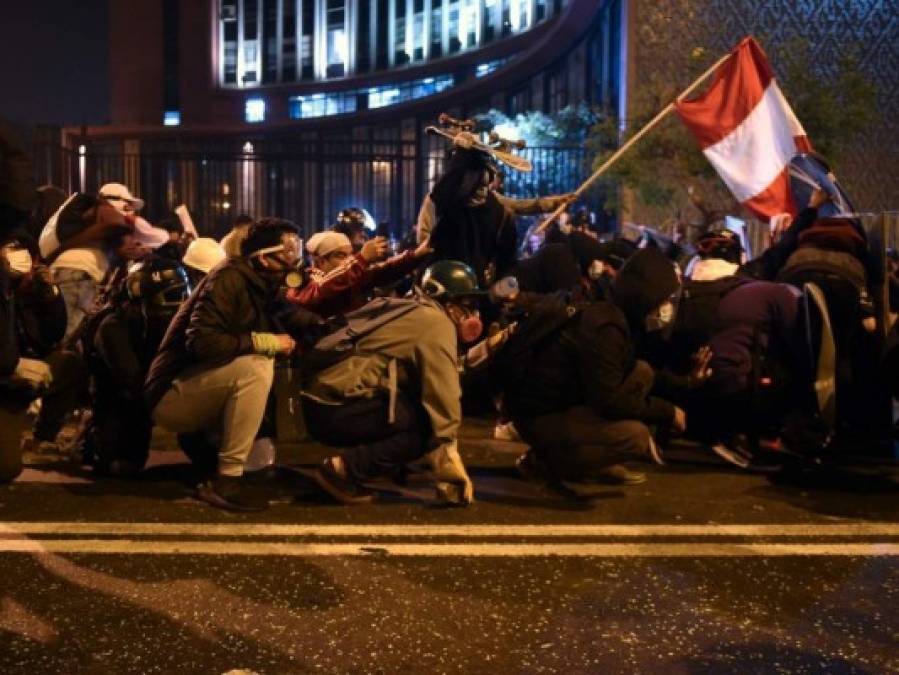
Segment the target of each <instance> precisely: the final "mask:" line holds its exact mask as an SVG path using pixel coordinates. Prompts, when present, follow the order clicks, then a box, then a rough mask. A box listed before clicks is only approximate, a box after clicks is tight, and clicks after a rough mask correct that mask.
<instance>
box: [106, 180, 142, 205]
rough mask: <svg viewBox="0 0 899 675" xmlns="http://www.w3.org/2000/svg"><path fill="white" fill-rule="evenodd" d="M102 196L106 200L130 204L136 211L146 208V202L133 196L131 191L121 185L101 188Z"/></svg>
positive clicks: (108, 185) (110, 184) (112, 184)
mask: <svg viewBox="0 0 899 675" xmlns="http://www.w3.org/2000/svg"><path fill="white" fill-rule="evenodd" d="M100 196H101V197H103V198H104V199H120V200H122V201H126V202H129V203H130V204H131V208H133V209H134V210H135V211H140V210H141V209H142V208H144V200H143V199H138V198H137V197H135V196H134V195H132V194H131V190H129V189H128V188H127V187H126V186H124V185H122V184H121V183H106V185H104V186H103V187H101V188H100Z"/></svg>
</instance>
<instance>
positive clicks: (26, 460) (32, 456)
mask: <svg viewBox="0 0 899 675" xmlns="http://www.w3.org/2000/svg"><path fill="white" fill-rule="evenodd" d="M20 447H21V449H22V463H23V464H50V463H53V462H61V461H64V460H66V459H67V458H68V455H67V454H65V453H64V452H63V450H62V448H61V447H60V446H59V444H58V443H56V442H55V441H40V440H38V439H36V438H33V437H29V438H24V439H22V443H21V445H20Z"/></svg>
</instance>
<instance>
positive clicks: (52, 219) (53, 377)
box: [0, 142, 891, 510]
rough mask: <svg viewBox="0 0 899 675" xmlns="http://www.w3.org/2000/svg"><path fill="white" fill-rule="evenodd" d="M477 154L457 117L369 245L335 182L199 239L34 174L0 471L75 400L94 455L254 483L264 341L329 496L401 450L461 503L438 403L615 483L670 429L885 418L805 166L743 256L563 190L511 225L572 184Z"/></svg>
mask: <svg viewBox="0 0 899 675" xmlns="http://www.w3.org/2000/svg"><path fill="white" fill-rule="evenodd" d="M500 176H501V167H499V166H498V165H497V164H496V162H495V158H494V157H492V156H491V155H490V154H489V153H487V152H482V151H480V150H477V149H474V148H472V147H471V144H466V143H464V142H463V143H458V144H457V145H456V146H454V148H453V149H452V150H451V151H450V153H449V157H448V162H447V166H446V170H445V172H444V174H443V175H442V176H441V178H440V179H439V180H438V181H437V183H436V184H435V185H434V187H433V189H432V190H431V191H430V193H429V194H428V195H427V196H426V198H425V200H424V203H423V204H422V207H421V212H420V215H419V218H418V222H417V223H416V226H415V229H414V234H415V238H414V239H415V240H414V242H411V243H410V244H409V245H408V246H407V247H406V250H404V251H402V252H400V253H398V254H394V255H390V254H389V251H388V244H387V241H386V240H385V239H384V238H383V237H377V236H370V234H369V233H368V230H367V228H366V222H367V220H370V217H368V216H367V214H366V213H365V212H364V211H363V210H361V209H357V208H352V209H346V210H344V211H342V212H341V213H340V214H339V215H338V217H337V219H336V221H335V223H334V226H333V227H332V228H331V229H329V230H326V231H322V232H318V233H316V234H314V235H313V236H311V237H310V238H309V239H308V240H307V241H305V242H303V241H302V240H301V238H300V229H299V228H298V226H297V225H296V224H295V223H293V222H291V221H290V220H288V219H286V218H282V217H271V216H269V217H265V216H262V215H261V214H258V215H254V216H253V217H242V218H240V219H239V220H238V221H237V222H235V223H234V229H233V230H232V231H231V232H230V233H229V234H228V235H226V236H225V237H224V238H223V239H222V240H221V242H219V241H216V240H214V239H211V238H208V237H198V236H196V234H195V233H194V232H193V231H192V228H190V227H188V226H186V224H185V222H184V221H183V219H181V218H179V217H177V216H172V217H171V218H168V219H165V220H163V221H161V222H159V223H157V224H156V225H152V224H150V223H149V222H147V221H146V220H145V219H143V218H142V217H141V216H140V212H141V209H142V208H143V206H144V204H143V202H142V201H141V199H139V198H138V197H136V196H134V195H133V194H132V192H131V190H130V189H129V187H128V186H125V185H123V184H120V183H109V184H107V185H104V186H102V187H101V188H100V190H99V191H98V192H97V193H96V194H83V193H76V194H72V195H67V194H66V193H64V192H62V191H61V190H58V189H56V188H53V187H49V186H48V187H45V188H42V189H41V190H39V191H38V194H37V195H36V197H35V200H34V207H33V208H32V210H31V213H30V214H24V213H22V214H19V215H18V216H15V217H14V216H13V215H9V214H7V215H5V217H6V219H7V223H6V224H7V225H10V224H11V225H12V226H9V227H6V228H5V229H4V230H3V232H4V235H3V239H2V241H0V244H2V249H0V480H3V481H9V480H12V479H14V478H15V477H16V476H17V475H18V473H19V472H20V471H21V468H22V464H23V461H24V462H25V463H29V462H40V461H42V460H45V459H47V458H54V457H58V456H59V455H60V454H65V451H66V449H65V448H64V447H62V446H63V445H64V444H63V443H62V441H61V440H60V438H59V435H60V430H61V429H62V428H63V426H64V424H66V423H67V422H69V423H71V422H72V421H73V420H74V421H76V422H79V423H80V425H81V433H80V435H79V437H78V441H79V448H78V451H79V453H80V454H79V457H80V458H81V459H82V460H83V461H84V462H85V463H86V464H89V465H90V466H91V467H92V468H93V470H94V471H95V472H96V474H97V475H98V476H117V477H133V476H138V475H139V474H140V473H141V471H142V470H143V469H144V466H145V464H146V462H147V459H148V456H149V450H150V441H151V435H152V432H153V429H154V427H159V428H161V429H164V430H167V431H169V432H173V433H175V434H177V438H178V443H179V445H180V448H181V449H182V450H183V451H184V453H185V454H186V455H187V457H188V458H189V459H190V460H191V462H192V464H193V466H194V467H195V470H196V476H197V481H196V490H197V492H196V494H197V496H198V498H199V499H201V500H203V501H205V502H208V503H209V504H211V505H213V506H217V507H220V508H224V509H232V510H256V509H261V508H264V507H265V506H266V503H265V500H264V499H261V498H260V497H259V493H258V491H255V490H248V489H247V488H246V480H245V478H244V474H245V472H246V471H247V468H248V466H249V465H251V464H253V462H252V460H251V457H252V455H253V454H254V453H256V452H262V451H266V452H268V453H269V455H272V453H273V452H275V451H276V448H277V438H276V431H275V429H274V425H273V421H272V410H273V407H274V406H273V396H274V394H273V386H272V383H273V379H274V375H275V365H276V362H280V363H283V364H284V365H285V367H289V368H291V369H292V371H291V372H293V373H295V374H296V377H292V378H291V379H290V382H291V383H292V385H291V386H292V387H294V389H295V390H294V391H293V392H292V393H291V395H292V396H294V397H295V399H296V400H297V401H298V402H299V405H297V406H295V411H296V414H297V415H302V416H303V422H304V424H305V427H306V429H307V430H308V432H309V434H310V435H311V437H312V438H313V439H315V440H316V441H318V442H320V443H322V444H324V445H326V446H329V447H333V448H334V450H333V453H331V454H330V456H329V457H327V458H326V459H325V460H324V461H323V462H322V463H321V464H320V465H318V466H317V467H316V468H315V471H314V478H315V481H316V483H317V485H318V486H319V487H320V488H321V489H322V490H323V492H324V493H326V494H327V495H329V496H330V497H331V498H333V499H336V500H337V501H339V502H342V503H346V504H360V503H366V502H370V501H372V500H373V499H374V498H375V496H376V491H375V490H374V489H373V487H372V484H373V482H374V481H377V480H380V479H386V480H392V481H396V482H402V481H404V480H405V479H406V475H407V472H408V471H409V470H410V467H413V468H416V467H417V468H419V469H420V470H422V471H424V472H426V473H429V474H430V475H431V477H432V479H433V481H434V484H435V488H436V492H437V496H438V498H439V499H440V500H442V501H445V502H447V503H452V504H468V503H471V502H472V501H473V500H474V498H475V486H474V484H473V483H472V480H471V478H470V476H469V474H468V472H467V470H466V467H465V464H464V462H463V459H462V453H461V452H460V448H459V430H460V426H461V424H462V421H463V409H465V410H466V414H477V415H488V416H490V417H491V418H492V419H495V421H496V434H497V438H503V439H515V440H521V441H522V442H523V443H524V444H525V445H526V446H527V448H528V449H527V451H526V452H525V453H524V454H523V455H522V456H521V457H520V458H519V459H518V461H517V468H518V470H519V472H520V474H521V476H522V478H523V479H525V480H529V481H534V482H536V483H539V484H540V485H541V486H542V487H543V488H545V489H547V490H550V491H554V492H557V493H561V494H571V492H572V491H571V487H570V486H571V484H573V483H579V482H590V481H599V482H606V483H615V484H624V485H629V484H635V483H640V482H642V481H644V480H646V476H645V475H644V474H643V473H642V472H640V471H639V470H637V469H636V468H635V467H636V466H638V463H639V462H641V461H644V462H655V463H657V464H664V463H665V456H666V450H667V449H668V448H669V447H670V445H671V443H672V439H673V438H675V437H685V438H688V439H691V440H692V441H695V442H696V443H697V444H698V445H699V447H701V448H706V449H707V451H708V452H709V453H715V454H716V455H717V456H718V457H720V458H722V459H724V460H726V461H727V462H730V463H731V464H733V465H736V466H738V467H741V468H743V469H759V470H760V469H762V468H763V467H766V468H767V467H770V466H772V465H773V466H777V465H779V464H781V463H782V462H784V461H787V458H793V460H797V461H798V460H801V458H803V457H811V456H818V455H820V454H821V453H823V452H827V451H829V450H830V451H832V450H833V449H834V448H836V447H838V444H839V442H840V440H841V439H854V438H856V437H857V436H858V435H859V434H861V433H862V432H865V431H869V432H870V431H871V430H875V429H880V428H883V418H884V414H883V412H882V411H883V410H884V409H885V408H884V401H885V402H886V403H885V406H886V409H887V410H888V408H889V394H890V392H889V386H890V382H891V377H890V373H891V367H890V366H889V364H890V363H891V361H890V359H889V358H886V359H885V360H881V357H882V356H883V355H886V356H887V357H888V356H889V354H890V350H889V349H888V344H889V343H888V342H887V343H886V344H885V343H884V338H883V334H882V332H881V331H880V330H879V329H880V326H879V325H878V322H876V321H875V316H876V315H877V313H878V311H881V310H883V309H884V308H881V307H879V306H878V302H880V300H879V298H880V297H881V296H880V295H879V292H878V289H879V288H880V287H881V286H882V284H883V279H884V276H883V275H884V273H885V272H884V270H881V269H879V268H878V265H877V261H876V259H875V256H874V255H873V254H872V252H871V250H870V247H869V244H868V241H867V237H866V235H865V232H864V230H863V229H862V228H861V226H860V225H859V223H858V222H857V221H856V220H854V218H853V217H852V216H851V215H847V214H839V213H837V214H831V215H826V213H830V212H827V211H826V209H825V207H826V205H827V204H828V203H829V202H830V200H831V195H829V194H828V193H827V192H826V191H825V190H824V189H821V188H819V189H816V190H814V191H813V192H812V194H811V196H810V198H809V199H808V200H807V202H806V203H798V204H796V206H797V209H796V212H795V217H794V215H792V214H788V213H785V214H783V216H781V217H778V218H776V219H773V221H772V235H771V245H770V246H769V248H768V249H767V250H766V251H764V252H763V253H762V254H761V255H757V256H756V257H754V258H753V259H752V260H747V255H746V252H745V251H744V247H743V245H742V244H741V240H740V237H739V236H737V235H736V234H734V233H733V232H731V231H729V230H727V229H721V230H714V231H709V232H705V233H703V234H702V235H701V236H699V237H698V238H697V239H696V240H695V241H694V242H689V243H686V244H682V245H680V246H666V245H660V244H659V242H658V241H656V240H654V239H653V238H652V237H648V236H647V237H644V238H642V239H639V240H636V241H634V240H630V239H626V238H623V237H612V238H605V239H603V238H600V237H599V236H597V234H596V233H595V232H593V231H592V230H591V228H590V223H589V218H588V217H586V216H583V215H582V214H579V215H578V216H576V217H575V218H573V219H571V223H572V224H573V225H574V226H572V225H568V226H562V227H560V226H558V225H556V226H554V227H552V228H550V229H549V230H547V231H546V232H545V233H540V234H534V233H532V234H529V235H528V236H527V237H526V241H525V242H522V241H521V239H522V237H520V236H519V230H518V224H517V223H516V218H517V217H518V216H520V215H522V214H536V213H544V212H551V211H554V210H556V209H557V208H560V207H562V206H565V205H571V204H573V203H574V195H558V196H550V197H543V198H539V199H529V200H516V199H511V198H509V197H506V196H505V195H503V194H501V192H500V191H499V179H500ZM523 243H524V245H523ZM522 251H524V253H522ZM883 315H887V312H886V311H883ZM884 364H886V366H884ZM886 416H887V417H888V412H887V413H886ZM889 424H890V422H889V420H888V421H887V422H886V425H887V427H888V426H889ZM710 456H711V454H710Z"/></svg>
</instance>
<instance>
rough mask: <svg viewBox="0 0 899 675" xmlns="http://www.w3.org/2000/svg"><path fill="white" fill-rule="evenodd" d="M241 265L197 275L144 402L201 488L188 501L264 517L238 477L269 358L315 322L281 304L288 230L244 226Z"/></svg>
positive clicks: (288, 261) (261, 402)
mask: <svg viewBox="0 0 899 675" xmlns="http://www.w3.org/2000/svg"><path fill="white" fill-rule="evenodd" d="M241 250H242V252H243V255H242V257H240V258H235V259H231V260H228V261H227V262H225V263H222V264H221V265H219V266H217V267H216V268H215V269H213V270H212V271H211V272H210V273H209V275H208V276H206V277H205V278H204V279H203V281H202V282H201V283H200V285H199V286H198V287H197V289H196V290H195V291H194V293H193V294H192V295H191V297H190V299H189V300H188V301H187V302H185V303H184V304H183V305H182V307H181V309H180V310H179V311H178V313H177V314H176V315H175V317H174V319H172V323H171V325H170V326H169V329H168V331H167V332H166V334H165V337H164V338H163V340H162V344H161V346H160V348H159V352H158V354H157V355H156V358H155V359H154V360H153V363H152V365H151V366H150V371H149V374H148V376H147V381H146V384H145V386H144V395H145V397H146V400H147V405H148V409H149V410H150V411H151V417H152V419H153V421H154V422H155V423H156V424H158V425H159V426H161V427H163V428H165V429H168V430H170V431H174V432H176V433H178V434H180V436H179V440H180V441H181V445H182V448H183V449H184V450H185V452H186V453H187V454H188V456H189V457H190V458H191V460H192V461H193V462H194V463H195V464H197V466H198V468H199V470H200V472H201V473H203V474H207V476H208V479H207V480H204V482H202V483H201V484H200V486H199V487H198V491H197V496H198V497H199V498H200V499H202V500H203V501H206V502H208V503H210V504H212V505H213V506H217V507H219V508H224V509H231V510H240V511H251V510H260V509H262V508H265V507H266V506H267V504H266V503H265V502H262V501H261V500H257V499H255V498H254V496H253V495H252V494H250V493H248V491H247V490H246V488H245V485H244V483H243V482H242V480H241V478H242V476H243V472H244V465H245V464H246V461H247V456H248V455H249V453H250V449H251V447H252V445H253V441H254V439H255V438H256V435H257V432H258V430H259V427H260V424H261V423H262V419H263V415H264V413H265V408H266V402H267V399H268V396H269V391H270V390H271V385H272V379H273V377H274V359H275V357H277V356H281V355H285V356H286V355H289V354H290V353H291V352H293V350H294V348H295V345H296V343H295V341H294V340H295V338H296V337H300V335H301V334H302V332H303V331H304V329H306V328H307V327H309V326H311V325H312V324H317V323H318V321H319V320H318V319H317V318H314V317H312V316H311V315H310V314H309V313H308V312H306V311H305V310H302V309H298V308H293V307H291V306H289V305H287V304H286V303H285V302H284V301H283V285H284V284H285V282H286V280H287V277H288V276H289V275H291V274H292V273H295V271H296V268H297V264H298V263H299V260H300V241H299V237H298V236H297V228H296V226H295V225H294V224H293V223H290V222H288V221H286V220H280V219H277V218H265V219H262V220H260V221H258V222H256V223H255V224H254V225H253V226H251V227H250V230H249V232H248V234H247V238H246V239H245V240H244V241H243V243H242V244H241Z"/></svg>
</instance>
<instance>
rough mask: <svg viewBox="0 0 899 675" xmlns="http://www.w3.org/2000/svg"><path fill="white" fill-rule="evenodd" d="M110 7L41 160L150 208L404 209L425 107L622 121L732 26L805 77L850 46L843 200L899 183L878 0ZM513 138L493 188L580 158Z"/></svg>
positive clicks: (577, 171)
mask: <svg viewBox="0 0 899 675" xmlns="http://www.w3.org/2000/svg"><path fill="white" fill-rule="evenodd" d="M110 12H111V17H110V24H111V45H110V49H111V53H110V61H111V71H112V72H111V80H112V82H111V92H112V97H111V106H110V124H109V125H107V126H103V127H90V128H79V129H69V130H66V133H65V134H64V145H65V147H66V148H68V153H69V154H68V155H65V157H66V161H65V162H63V163H62V164H61V165H60V167H58V169H53V170H51V169H49V168H48V169H47V170H46V171H45V172H44V176H45V177H46V179H47V180H53V181H54V182H61V183H63V184H66V185H68V186H70V187H73V188H83V189H88V190H90V189H94V188H96V187H97V186H98V185H100V184H102V183H103V182H105V181H107V180H122V181H124V182H126V183H128V184H129V185H131V186H132V189H134V190H135V191H137V192H139V193H140V194H141V195H142V196H143V197H144V198H146V199H147V201H148V211H149V215H150V216H151V217H159V216H161V215H162V214H163V213H164V212H165V211H167V210H168V209H170V208H171V207H172V206H174V205H175V204H178V203H182V202H184V203H187V204H188V206H189V207H190V208H191V209H192V210H193V211H194V212H195V214H197V221H198V222H199V223H200V225H201V228H203V229H205V230H206V231H209V232H211V233H221V232H222V231H224V229H226V228H227V226H228V223H229V222H230V221H231V220H232V219H233V217H234V216H235V215H236V214H237V213H240V212H247V213H250V214H252V215H264V214H267V213H278V214H282V215H285V216H287V217H290V218H292V219H294V220H296V221H297V222H299V223H301V224H302V226H303V227H304V228H306V229H307V231H311V230H314V229H318V228H320V227H323V226H325V225H327V224H328V222H329V221H330V220H331V219H332V218H333V215H334V214H335V213H336V212H337V211H338V210H339V209H341V208H345V207H346V206H350V205H362V206H366V207H368V208H369V209H370V210H371V211H372V212H373V213H374V215H375V217H376V219H378V220H385V221H390V222H392V223H394V224H395V225H398V226H400V227H401V228H402V227H408V226H409V225H411V224H412V223H413V222H414V220H415V217H416V214H417V210H418V205H419V203H420V200H421V198H422V197H423V195H424V194H425V193H426V192H427V191H428V190H429V189H430V186H431V185H432V184H433V181H434V180H435V179H436V178H437V176H439V173H440V171H441V168H442V165H443V160H444V153H445V149H446V143H445V141H443V140H442V139H439V138H435V137H432V136H429V135H428V134H427V133H426V131H425V130H426V127H427V126H428V125H429V124H433V123H434V121H435V119H436V117H437V115H438V114H439V113H441V112H447V113H449V114H451V115H453V116H455V117H469V116H472V115H475V114H478V113H483V112H486V111H488V110H490V109H496V110H499V111H502V112H504V113H506V114H507V115H510V116H514V115H515V114H517V113H523V112H527V111H542V112H544V113H547V114H554V113H557V112H558V111H560V110H562V109H564V108H565V107H566V106H569V105H572V104H577V103H581V102H583V103H586V104H588V105H590V106H596V107H599V108H602V109H604V110H605V111H607V112H608V113H610V114H617V115H618V116H619V117H620V119H622V120H624V121H625V123H626V121H627V120H628V119H629V118H630V114H629V110H628V102H629V101H630V100H632V99H634V98H635V95H636V94H637V93H639V91H640V88H641V87H642V86H646V83H647V82H649V81H650V80H655V81H658V80H659V78H661V79H664V80H666V81H670V82H671V83H675V84H677V83H680V84H681V85H686V84H687V83H688V81H689V79H690V76H689V68H688V60H689V55H690V54H691V52H692V51H693V50H694V49H696V48H697V47H699V48H702V49H704V50H706V52H707V53H709V54H719V53H724V52H726V51H727V50H728V49H730V48H732V47H733V46H734V45H735V44H736V43H737V42H738V41H739V39H740V38H741V37H743V36H744V35H746V34H754V35H756V36H757V37H760V38H762V39H763V41H764V42H765V44H766V45H768V47H769V51H771V52H772V53H774V52H776V50H777V49H789V48H790V47H791V45H793V44H796V43H798V42H803V41H804V42H806V43H808V44H809V45H811V48H812V53H813V55H814V57H815V58H816V59H817V60H818V62H819V63H820V64H821V68H822V73H821V76H822V77H825V78H826V77H827V72H828V67H829V64H832V63H834V62H835V60H836V58H837V57H838V56H839V54H840V53H841V50H842V49H844V48H846V47H847V45H850V44H851V45H852V47H853V48H854V49H858V50H859V55H860V60H859V67H860V68H861V70H862V71H863V72H864V73H865V74H866V75H867V76H869V77H870V78H871V80H872V81H873V82H874V83H875V85H876V87H877V90H878V106H879V112H880V115H879V118H878V121H877V123H876V124H874V125H873V126H872V127H871V128H870V129H869V130H866V131H865V133H864V134H862V136H861V137H860V138H859V139H858V141H857V144H856V145H855V150H854V151H853V152H852V153H851V156H850V157H848V158H846V160H845V161H844V162H843V165H842V166H840V167H839V174H840V177H841V179H842V180H843V182H844V184H845V185H847V186H848V187H849V190H850V193H851V194H852V195H853V196H854V197H855V201H856V204H857V206H858V207H859V208H861V209H866V210H875V209H884V208H891V207H895V206H896V205H897V203H899V183H897V178H896V172H895V171H893V167H894V166H895V165H896V163H897V159H899V156H897V148H899V144H897V142H896V141H897V140H899V139H897V136H899V127H897V120H899V116H897V115H895V113H894V112H893V111H895V110H896V109H897V107H899V84H897V83H899V80H897V79H896V78H895V67H894V66H895V64H896V63H899V16H897V12H896V11H895V7H894V4H893V3H890V2H886V1H885V0H858V2H851V3H841V2H825V3H821V2H812V1H811V0H808V1H805V0H803V1H802V2H788V1H787V0H764V1H763V2H755V3H746V2H742V1H740V0H652V1H650V0H129V2H127V3H125V2H114V3H110ZM772 48H773V49H772ZM773 65H774V67H775V70H777V68H778V65H779V64H778V63H777V61H776V60H775V61H774V63H773ZM812 142H813V143H814V138H813V139H812ZM525 152H526V153H527V154H529V155H530V156H531V157H532V159H533V160H534V161H535V162H536V163H537V164H538V165H539V166H540V167H541V170H540V171H538V172H534V173H533V174H527V175H516V174H514V173H511V174H510V176H509V177H508V179H507V186H508V188H509V191H510V192H511V193H513V194H518V195H522V196H532V195H535V194H538V193H541V192H547V191H554V190H564V189H572V188H574V187H575V186H577V185H578V184H579V182H580V180H581V179H583V178H584V177H585V176H586V175H587V174H588V173H589V170H590V166H589V165H590V159H591V158H589V157H587V156H586V153H585V150H584V149H583V148H562V149H559V148H553V149H540V148H529V149H527V150H526V151H525ZM64 154H65V153H64ZM634 215H635V217H636V218H637V219H638V220H642V221H643V222H660V219H662V218H663V217H664V214H657V213H649V212H642V213H641V212H639V210H638V211H637V212H635V213H634Z"/></svg>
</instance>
